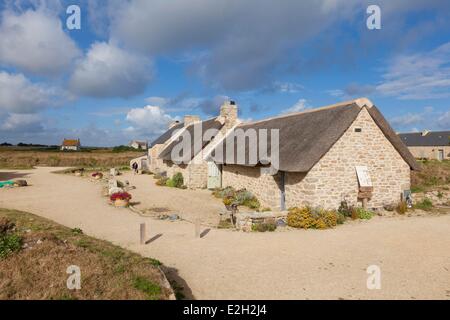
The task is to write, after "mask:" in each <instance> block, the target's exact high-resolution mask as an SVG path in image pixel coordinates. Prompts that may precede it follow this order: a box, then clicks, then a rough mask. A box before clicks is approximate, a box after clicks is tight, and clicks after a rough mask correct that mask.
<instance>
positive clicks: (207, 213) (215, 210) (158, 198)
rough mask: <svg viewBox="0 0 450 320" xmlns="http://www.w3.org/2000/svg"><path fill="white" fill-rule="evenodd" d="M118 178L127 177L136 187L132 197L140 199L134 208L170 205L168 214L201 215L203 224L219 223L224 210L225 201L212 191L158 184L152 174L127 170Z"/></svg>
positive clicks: (187, 218) (185, 216) (187, 216)
mask: <svg viewBox="0 0 450 320" xmlns="http://www.w3.org/2000/svg"><path fill="white" fill-rule="evenodd" d="M118 180H120V181H125V180H128V181H130V182H132V185H134V186H136V189H135V190H131V191H130V193H131V194H132V195H133V200H136V201H138V202H139V204H137V205H135V207H136V208H137V209H140V210H143V209H151V208H161V209H164V208H167V209H169V213H176V214H178V215H180V216H181V217H182V218H183V219H186V220H188V221H195V219H196V218H200V220H201V221H202V223H204V224H206V225H214V226H216V225H217V224H218V223H219V212H221V211H224V209H225V208H224V205H223V203H222V201H221V200H219V199H216V198H214V197H213V196H212V195H211V191H209V190H195V191H194V190H187V189H186V190H182V189H176V188H168V187H159V186H157V185H156V184H155V181H156V180H155V179H154V178H153V176H152V175H133V173H131V172H125V173H124V174H123V175H121V176H119V177H118ZM175 199H176V200H175ZM163 213H166V214H167V212H163Z"/></svg>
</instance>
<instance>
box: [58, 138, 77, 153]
mask: <svg viewBox="0 0 450 320" xmlns="http://www.w3.org/2000/svg"><path fill="white" fill-rule="evenodd" d="M80 149H81V143H80V139H64V140H63V142H62V144H61V150H70V151H79V150H80Z"/></svg>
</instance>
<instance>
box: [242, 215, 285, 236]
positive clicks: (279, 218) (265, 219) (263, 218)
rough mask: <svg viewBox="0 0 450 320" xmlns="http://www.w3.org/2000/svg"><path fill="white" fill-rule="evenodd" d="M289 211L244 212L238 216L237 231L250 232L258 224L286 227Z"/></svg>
mask: <svg viewBox="0 0 450 320" xmlns="http://www.w3.org/2000/svg"><path fill="white" fill-rule="evenodd" d="M286 217H287V211H283V212H242V213H237V214H236V229H238V230H241V231H244V232H250V231H252V227H253V225H254V224H257V223H276V224H277V226H285V225H286Z"/></svg>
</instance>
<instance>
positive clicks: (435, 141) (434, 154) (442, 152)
mask: <svg viewBox="0 0 450 320" xmlns="http://www.w3.org/2000/svg"><path fill="white" fill-rule="evenodd" d="M399 137H400V139H402V141H403V143H404V144H405V145H406V146H407V147H408V149H409V151H410V152H411V153H412V155H413V156H414V157H416V158H418V159H435V160H448V159H450V131H433V132H431V131H428V130H425V131H422V132H412V133H400V134H399Z"/></svg>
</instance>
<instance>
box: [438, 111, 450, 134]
mask: <svg viewBox="0 0 450 320" xmlns="http://www.w3.org/2000/svg"><path fill="white" fill-rule="evenodd" d="M437 124H438V126H439V128H441V129H444V130H450V111H447V112H445V113H443V114H442V115H441V116H440V117H439V118H438V120H437Z"/></svg>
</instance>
